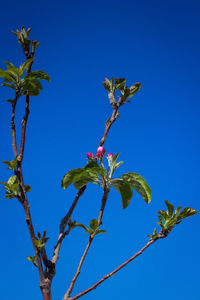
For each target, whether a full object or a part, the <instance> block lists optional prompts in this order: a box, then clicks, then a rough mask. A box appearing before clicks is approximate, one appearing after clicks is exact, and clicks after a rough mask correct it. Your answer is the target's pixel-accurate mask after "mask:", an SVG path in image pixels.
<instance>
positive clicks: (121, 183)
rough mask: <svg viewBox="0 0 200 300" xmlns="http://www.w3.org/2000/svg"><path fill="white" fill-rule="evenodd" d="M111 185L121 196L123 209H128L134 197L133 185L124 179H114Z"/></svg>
mask: <svg viewBox="0 0 200 300" xmlns="http://www.w3.org/2000/svg"><path fill="white" fill-rule="evenodd" d="M111 184H112V186H113V187H114V188H115V189H116V191H118V192H119V193H120V195H121V198H122V207H123V209H125V208H127V207H128V205H129V203H130V201H131V198H132V195H133V190H132V187H131V185H130V184H129V183H128V182H126V181H125V180H123V178H117V179H112V180H111Z"/></svg>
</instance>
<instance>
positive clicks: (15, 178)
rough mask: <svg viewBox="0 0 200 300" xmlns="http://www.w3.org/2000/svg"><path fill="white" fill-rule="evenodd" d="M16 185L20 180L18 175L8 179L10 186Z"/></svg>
mask: <svg viewBox="0 0 200 300" xmlns="http://www.w3.org/2000/svg"><path fill="white" fill-rule="evenodd" d="M14 183H18V179H17V176H16V175H13V176H11V177H10V178H9V179H8V184H14Z"/></svg>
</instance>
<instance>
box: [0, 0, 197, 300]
mask: <svg viewBox="0 0 200 300" xmlns="http://www.w3.org/2000/svg"><path fill="white" fill-rule="evenodd" d="M21 25H25V27H26V28H27V27H29V26H31V27H32V34H31V37H32V38H33V39H38V41H40V43H41V46H40V47H39V49H38V51H37V54H36V60H35V62H34V69H35V70H36V69H42V70H44V71H46V72H47V73H48V74H49V75H50V76H51V82H50V83H45V84H44V90H43V91H42V92H41V95H40V96H39V97H36V98H33V99H31V105H30V110H31V113H30V118H29V122H28V128H27V139H26V148H25V157H24V166H23V169H24V176H25V183H27V184H30V185H31V186H32V191H31V192H30V193H29V200H30V205H31V212H32V217H33V221H34V224H35V229H36V230H37V231H41V232H42V231H43V230H45V229H46V230H47V233H48V236H50V240H49V241H48V243H47V252H48V254H49V255H52V250H53V246H54V245H55V242H56V238H57V234H58V224H59V221H60V220H61V218H62V217H63V216H64V214H65V212H66V211H67V208H68V207H69V206H70V204H71V203H72V201H73V198H74V196H75V193H76V191H75V190H74V188H73V187H70V188H69V190H66V191H64V190H62V189H61V187H60V183H61V179H62V176H63V175H64V174H65V173H66V172H67V171H68V170H70V169H72V168H77V167H80V166H84V165H85V163H86V153H87V152H88V151H91V152H95V150H96V147H97V145H98V142H99V140H100V138H101V136H102V134H103V131H104V123H105V121H106V119H107V117H109V116H110V113H111V108H110V106H109V102H108V99H107V95H106V92H105V90H104V88H103V86H102V84H101V82H102V81H103V80H104V78H105V77H108V78H110V77H111V76H114V77H125V78H127V81H128V84H133V83H135V82H137V81H139V82H141V83H142V89H141V91H140V92H139V93H138V94H137V95H136V96H135V98H134V99H133V100H131V103H130V104H127V105H125V106H123V107H122V109H121V112H120V119H118V120H117V122H116V123H115V124H114V126H113V128H112V132H111V133H110V134H109V137H108V139H107V142H106V144H105V148H106V151H107V152H113V153H117V152H119V151H120V152H121V160H123V161H125V163H124V165H123V166H121V168H120V169H119V171H118V176H120V175H121V174H122V173H125V172H128V171H132V172H137V173H139V174H141V175H142V176H143V177H144V178H146V180H147V182H148V183H149V185H150V187H151V188H152V194H153V199H152V202H151V204H150V205H149V206H147V205H146V204H145V203H144V201H143V200H142V198H141V197H140V196H139V195H138V194H137V193H134V197H133V199H132V202H131V204H130V206H129V207H128V209H126V210H122V209H121V199H120V196H119V195H118V194H117V192H115V191H112V192H111V194H110V198H109V202H108V205H107V210H106V211H105V215H104V220H103V228H104V229H106V230H107V231H108V234H106V235H99V236H97V237H96V241H95V242H94V244H93V246H92V248H91V249H90V252H89V255H88V259H87V261H86V263H85V264H84V267H83V269H82V272H81V275H80V278H79V280H78V283H77V285H76V288H75V290H74V294H75V293H77V292H79V291H82V290H83V289H85V288H87V287H89V286H90V285H91V284H92V283H94V282H95V281H96V280H98V279H99V278H101V277H102V276H103V275H104V274H106V273H107V272H109V271H111V270H112V269H113V268H115V267H116V266H118V265H119V264H120V263H122V262H123V261H124V260H125V259H127V258H129V257H130V256H131V255H132V254H133V253H134V252H135V251H137V250H139V248H140V247H141V246H143V245H144V244H145V243H146V242H147V240H148V238H147V234H150V233H152V230H153V228H154V227H155V224H156V221H157V211H158V210H159V209H160V208H164V200H165V199H168V200H169V201H170V202H172V203H174V205H175V206H178V205H179V204H182V205H183V206H191V207H193V208H195V209H196V210H198V211H199V210H200V205H199V168H200V161H199V152H200V142H199V131H200V122H199V115H200V114H199V110H200V102H199V100H200V97H199V95H200V94H199V69H200V61H199V53H200V40H199V36H200V3H199V1H194V0H191V1H189V2H188V1H178V0H174V1H172V0H169V1H158V0H157V1H155V0H152V1H144V0H141V1H127V0H124V1H104V0H102V1H91V0H90V1H87V0H86V1H74V2H72V1H60V0H58V1H46V0H45V1H38V0H36V1H29V2H27V1H13V0H12V1H4V2H2V3H1V20H0V36H1V47H0V61H1V62H0V68H3V67H4V64H3V63H2V62H3V61H11V62H13V63H14V64H20V63H21V62H23V60H24V57H23V54H22V51H21V49H20V47H19V46H18V44H17V41H16V38H15V36H14V35H12V34H11V30H16V29H17V28H19V27H20V26H21ZM0 95H1V102H0V114H1V117H0V128H1V137H0V138H1V153H0V154H1V161H3V160H11V159H12V158H13V153H12V147H11V134H10V123H9V122H10V114H11V107H10V105H9V104H8V103H7V102H6V99H8V98H10V97H12V93H11V92H10V91H8V89H7V88H1V94H0ZM23 101H24V100H21V104H20V105H19V108H18V109H17V113H18V114H19V116H18V117H17V121H18V126H17V129H19V130H20V121H21V117H22V116H23V113H22V106H23V104H24V102H23ZM18 138H19V135H18ZM0 174H1V175H0V177H1V178H0V179H1V180H0V181H5V180H6V179H8V177H9V176H10V172H9V171H8V170H7V169H6V167H5V166H4V165H3V164H1V165H0ZM3 193H4V192H3V189H2V188H0V195H1V201H0V207H1V208H0V210H1V217H0V225H1V247H0V257H1V273H0V282H1V297H2V299H4V300H11V299H14V298H15V299H20V300H25V299H27V298H28V299H29V300H35V299H38V300H39V299H42V297H41V295H40V290H39V288H38V283H39V278H38V274H37V270H36V269H35V268H34V267H33V266H32V264H31V263H30V262H28V261H27V260H26V257H28V256H29V255H33V250H32V246H31V242H30V238H29V235H28V231H27V228H26V226H25V220H24V213H23V210H22V208H21V207H20V205H19V203H17V201H16V200H6V199H4V198H3ZM100 199H101V191H100V190H98V187H96V186H92V185H89V186H88V188H87V192H86V193H85V194H84V196H83V197H82V198H81V199H80V202H79V204H78V206H77V209H76V211H75V214H74V216H73V218H74V219H76V221H79V222H82V223H84V224H85V225H87V224H88V222H89V220H90V219H92V218H96V217H97V214H98V209H99V205H100ZM86 243H87V235H86V234H85V233H84V232H83V231H82V230H81V229H75V230H74V231H73V232H72V234H71V235H70V237H69V238H68V239H66V240H65V241H64V243H63V247H62V251H61V253H60V260H59V262H58V265H57V275H56V277H55V279H54V280H53V287H52V290H53V300H61V299H62V296H63V295H64V293H65V291H66V289H67V286H68V284H69V282H70V280H71V278H72V276H73V274H74V271H75V268H76V266H77V263H78V261H79V259H80V255H81V253H82V252H83V250H84V247H85V245H86ZM199 246H200V242H199V215H197V216H195V217H193V218H191V219H187V220H186V221H185V222H183V223H182V224H181V225H179V226H178V227H177V228H176V229H175V230H174V231H173V232H172V233H171V235H170V236H169V237H168V238H167V239H165V240H162V241H159V242H158V243H157V244H155V245H154V246H152V248H150V249H149V250H147V252H145V253H144V254H143V255H142V256H141V257H139V258H137V259H136V260H135V261H134V262H133V263H131V264H130V265H129V266H128V267H127V268H126V269H124V270H122V271H121V272H120V273H118V274H117V275H116V276H114V277H113V278H112V279H110V280H107V281H106V282H105V283H104V284H102V285H101V286H99V287H98V288H97V289H96V290H95V291H93V292H91V293H90V294H88V295H86V296H85V297H84V298H82V299H85V300H92V299H95V300H100V299H101V300H102V299H104V300H108V299H115V300H121V299H122V298H126V299H137V300H146V299H151V300H160V299H161V300H167V299H169V297H170V299H172V300H174V299H177V300H179V299H181V300H188V299H192V300H199V299H200V296H199V268H200V261H199Z"/></svg>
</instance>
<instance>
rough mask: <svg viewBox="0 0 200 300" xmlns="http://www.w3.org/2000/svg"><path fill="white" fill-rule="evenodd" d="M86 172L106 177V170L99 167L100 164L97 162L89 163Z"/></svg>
mask: <svg viewBox="0 0 200 300" xmlns="http://www.w3.org/2000/svg"><path fill="white" fill-rule="evenodd" d="M85 170H87V171H89V172H90V170H92V172H93V174H94V175H96V176H97V175H98V174H99V175H100V176H101V177H105V176H106V170H105V169H102V168H100V167H99V165H98V163H97V162H96V161H95V160H92V161H89V162H88V163H87V165H86V166H85Z"/></svg>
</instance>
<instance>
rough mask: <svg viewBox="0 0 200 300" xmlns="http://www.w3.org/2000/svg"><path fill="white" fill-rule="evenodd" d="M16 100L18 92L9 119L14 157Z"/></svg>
mask: <svg viewBox="0 0 200 300" xmlns="http://www.w3.org/2000/svg"><path fill="white" fill-rule="evenodd" d="M18 99H19V92H18V91H16V95H15V101H14V103H13V104H12V117H11V133H12V147H13V152H14V156H15V157H17V156H18V151H17V140H16V130H15V108H16V104H17V100H18Z"/></svg>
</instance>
